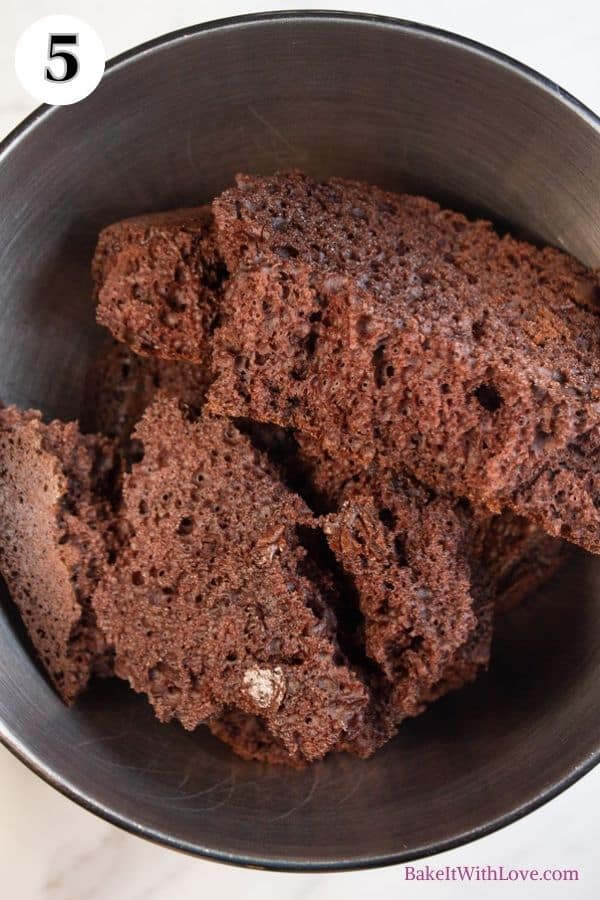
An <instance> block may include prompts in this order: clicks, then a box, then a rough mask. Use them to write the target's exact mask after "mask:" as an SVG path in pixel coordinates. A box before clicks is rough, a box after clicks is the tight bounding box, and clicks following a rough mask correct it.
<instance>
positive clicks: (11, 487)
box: [0, 407, 114, 703]
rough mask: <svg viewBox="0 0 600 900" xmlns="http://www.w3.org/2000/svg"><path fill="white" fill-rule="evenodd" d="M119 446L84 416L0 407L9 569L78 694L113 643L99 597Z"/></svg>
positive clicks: (30, 625)
mask: <svg viewBox="0 0 600 900" xmlns="http://www.w3.org/2000/svg"><path fill="white" fill-rule="evenodd" d="M113 466H114V458H113V452H112V446H111V444H110V442H109V441H107V440H106V439H104V438H100V437H97V436H91V435H89V436H82V435H81V434H79V432H78V430H77V427H76V425H75V424H73V423H70V424H68V425H65V424H62V423H60V422H57V421H54V422H52V423H50V424H49V425H45V424H43V423H42V421H41V416H40V414H39V413H37V412H31V411H28V412H21V411H20V410H17V409H16V408H14V407H8V408H6V409H1V410H0V508H1V509H2V516H1V517H0V571H1V572H2V575H3V577H4V579H5V581H6V583H7V586H8V589H9V592H10V595H11V598H12V600H13V601H14V603H15V604H16V606H17V607H18V609H19V612H20V614H21V617H22V619H23V621H24V623H25V626H26V628H27V631H28V634H29V636H30V638H31V640H32V642H33V644H34V646H35V648H36V651H37V653H38V655H39V658H40V660H41V662H42V663H43V665H44V667H45V668H46V670H47V671H48V674H49V676H50V678H51V680H52V682H53V684H54V685H55V687H56V689H57V691H58V692H59V694H60V695H61V696H62V698H63V699H64V700H65V701H66V702H67V703H71V702H72V701H73V700H74V699H75V697H76V696H77V694H78V693H79V692H80V691H81V690H82V688H84V687H85V685H86V684H87V682H88V680H89V678H90V675H91V674H92V673H93V672H94V671H98V672H99V673H101V674H107V673H108V671H110V668H111V652H110V648H109V647H108V645H107V642H106V641H105V638H104V635H103V633H102V631H101V630H100V629H99V628H98V626H97V622H96V617H95V614H94V611H93V609H92V606H91V603H90V596H91V594H92V592H93V590H94V588H95V586H96V583H97V580H98V578H99V577H100V575H101V573H102V571H103V569H104V567H105V566H106V563H107V556H108V552H109V547H110V530H111V527H112V510H111V508H110V504H109V502H108V500H107V494H108V488H107V484H106V482H107V479H109V478H110V473H111V471H112V468H113Z"/></svg>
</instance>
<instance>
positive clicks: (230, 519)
mask: <svg viewBox="0 0 600 900" xmlns="http://www.w3.org/2000/svg"><path fill="white" fill-rule="evenodd" d="M135 436H136V437H137V439H138V440H140V441H141V443H142V446H143V454H144V455H143V459H142V460H141V462H139V463H136V464H135V465H134V466H133V467H132V471H131V474H129V475H126V476H125V483H124V506H125V515H126V519H127V523H128V528H130V529H131V531H132V536H131V538H130V542H129V544H128V546H127V547H125V548H124V549H123V551H122V553H121V555H120V557H119V559H118V560H117V564H116V565H115V566H114V568H113V570H112V571H111V572H110V573H109V575H108V576H107V578H106V579H105V581H104V582H103V583H102V584H101V585H100V587H99V589H98V591H97V592H96V594H95V597H94V607H95V609H96V610H97V614H98V617H99V621H100V623H101V625H102V627H103V628H104V629H105V631H106V634H107V635H108V636H109V637H110V640H111V641H112V642H113V643H114V646H115V669H116V672H117V674H119V675H121V676H122V677H124V678H127V679H128V680H129V682H130V683H131V685H132V686H133V688H134V689H135V690H137V691H141V692H144V693H146V694H147V695H148V697H149V699H150V702H151V703H152V705H153V707H154V709H155V712H156V714H157V716H158V718H159V719H161V720H162V721H168V720H169V719H172V718H177V719H179V720H180V721H181V723H182V724H183V725H184V727H186V728H188V729H193V728H195V727H196V726H197V725H198V724H199V723H201V722H206V721H207V720H209V719H212V718H214V717H216V716H218V715H220V714H222V713H223V712H224V711H225V710H228V709H231V708H234V709H238V710H240V711H241V712H244V713H248V714H251V715H257V716H260V717H261V719H262V720H263V721H264V722H265V724H266V726H267V727H268V729H269V731H270V732H271V734H273V736H274V737H275V738H276V739H277V740H278V741H280V742H281V744H282V745H283V746H284V747H285V749H286V751H287V752H288V753H290V754H291V755H292V756H294V755H298V756H301V757H303V758H305V759H308V760H311V759H316V758H318V757H321V756H323V755H324V754H325V753H327V752H328V751H329V750H330V749H331V748H332V747H333V746H334V744H335V742H336V741H337V740H338V739H339V737H340V736H341V735H343V734H344V733H346V732H348V731H351V730H352V729H353V723H354V721H355V720H356V719H357V718H358V717H359V716H360V713H361V711H362V709H363V708H364V707H365V705H366V703H367V702H368V691H367V689H366V686H365V685H364V684H363V682H362V680H361V678H360V677H359V675H357V674H356V673H355V672H354V671H353V670H352V668H351V667H350V666H349V665H347V664H346V663H345V661H344V658H343V655H342V653H341V651H340V649H339V646H338V645H337V641H336V635H335V622H334V620H333V617H332V615H331V613H330V611H329V609H328V607H327V605H326V602H325V598H324V596H323V592H322V590H321V588H320V586H319V584H317V583H316V582H315V581H313V580H312V578H311V574H312V573H311V571H310V567H309V566H308V565H307V562H306V560H307V555H306V550H305V549H304V548H303V546H302V544H301V542H300V539H299V536H298V526H300V525H301V524H303V523H310V522H311V515H310V512H309V510H308V508H307V507H306V506H305V505H304V504H303V503H302V501H301V500H300V499H299V498H298V497H296V496H295V495H293V494H291V493H290V492H289V491H287V490H286V489H285V488H284V487H283V486H282V485H281V484H280V483H279V482H278V480H277V478H276V477H275V475H274V472H273V470H272V468H271V466H270V465H269V463H268V462H267V461H266V459H265V458H264V457H263V456H262V455H261V454H260V453H259V452H258V451H256V450H255V449H254V448H252V446H251V444H250V443H249V441H248V439H247V438H246V437H244V436H243V435H241V434H240V433H239V432H238V431H237V430H236V429H235V427H234V426H233V425H232V424H231V423H230V422H227V421H226V420H220V419H216V418H205V417H201V418H200V419H198V420H196V421H190V420H189V419H186V417H185V416H184V414H183V413H182V411H181V409H180V407H179V406H178V404H177V403H176V402H175V401H174V400H171V399H169V398H168V397H165V396H164V395H161V394H159V395H158V396H157V398H156V399H155V401H154V402H153V404H152V406H151V407H150V408H149V409H148V410H147V411H146V413H145V414H144V416H143V418H142V420H141V422H140V423H139V425H138V427H137V428H136V432H135Z"/></svg>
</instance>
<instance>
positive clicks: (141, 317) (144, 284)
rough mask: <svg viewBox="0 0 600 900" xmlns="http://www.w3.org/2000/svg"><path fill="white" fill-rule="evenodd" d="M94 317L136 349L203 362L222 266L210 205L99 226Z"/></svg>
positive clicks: (144, 352) (95, 269)
mask: <svg viewBox="0 0 600 900" xmlns="http://www.w3.org/2000/svg"><path fill="white" fill-rule="evenodd" d="M92 276H93V279H94V285H95V299H96V303H97V311H96V315H97V319H98V322H100V324H101V325H105V326H106V327H107V328H108V329H109V330H110V331H111V332H112V334H113V335H114V337H115V338H117V340H119V341H122V342H124V343H128V344H129V345H130V346H131V348H132V349H133V350H135V352H136V353H139V354H141V355H142V356H157V357H160V358H162V359H176V360H188V361H192V362H200V363H201V362H204V361H205V360H206V358H207V356H208V354H209V340H210V334H211V331H212V329H213V327H214V325H215V322H216V318H217V315H218V305H219V296H220V292H221V282H222V280H223V276H224V268H223V265H222V263H221V261H220V256H219V254H218V252H217V249H216V245H215V242H214V232H213V223H212V216H211V212H210V207H207V206H200V207H194V208H190V209H179V210H173V211H171V212H165V213H152V214H149V215H144V216H137V217H135V218H132V219H126V220H124V221H122V222H116V223H115V224H114V225H109V226H108V227H107V228H105V229H104V230H103V231H102V232H101V234H100V238H99V240H98V246H97V248H96V252H95V255H94V259H93V263H92Z"/></svg>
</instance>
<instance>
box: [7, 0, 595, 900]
mask: <svg viewBox="0 0 600 900" xmlns="http://www.w3.org/2000/svg"><path fill="white" fill-rule="evenodd" d="M327 5H328V4H327V3H323V4H320V3H316V4H312V3H309V2H307V0H304V2H298V3H296V4H294V3H285V2H284V0H280V2H279V3H275V4H271V5H269V4H265V5H263V4H259V3H231V2H223V0H222V2H220V3H216V2H198V0H168V2H166V3H160V4H159V3H157V2H148V0H130V2H128V3H123V2H122V0H77V3H73V2H71V3H68V4H65V3H64V2H60V3H59V2H57V0H3V2H2V4H1V10H0V137H1V136H4V134H6V133H7V132H8V131H9V130H10V129H11V128H13V127H14V125H16V124H17V123H18V122H19V121H20V120H21V119H22V118H23V117H24V116H25V115H27V113H29V112H30V111H31V110H32V109H33V108H34V107H35V106H36V104H35V103H34V101H32V100H31V98H30V97H28V96H27V94H26V93H25V92H24V90H23V89H22V88H21V86H20V85H19V83H18V82H17V79H16V76H15V73H14V69H13V53H14V47H15V43H16V40H17V38H18V36H19V34H20V33H21V31H22V30H23V29H24V28H25V27H26V26H27V25H28V24H30V23H31V22H33V21H35V20H36V19H37V18H39V17H41V16H43V15H48V14H50V13H56V12H70V13H73V14H75V15H78V16H80V17H81V18H84V19H86V20H87V21H89V22H90V24H92V25H93V26H94V27H95V28H96V29H97V31H98V32H99V34H100V35H101V37H102V40H103V42H104V45H105V47H106V51H107V54H108V56H109V57H110V56H113V55H114V54H115V53H118V52H120V51H122V50H125V49H127V48H129V47H132V46H134V45H135V44H139V43H141V42H142V41H145V40H147V39H148V38H151V37H154V36H155V35H159V34H162V33H164V32H167V31H172V30H173V29H176V28H181V27H183V26H186V25H190V24H193V23H196V22H200V21H203V20H208V19H214V18H220V17H222V16H227V15H235V14H239V13H244V12H251V11H257V10H259V9H284V8H289V9H292V8H294V6H299V7H303V8H309V7H313V8H319V7H320V6H327ZM331 6H337V7H338V8H345V9H354V10H363V11H365V10H366V11H370V12H377V13H384V14H388V15H396V16H401V17H402V18H406V19H414V20H416V21H421V22H426V23H428V24H431V25H436V26H439V27H441V28H447V29H449V30H452V31H457V32H460V33H462V34H465V35H467V36H468V37H471V38H475V39H477V40H479V41H482V42H483V43H486V44H489V45H491V46H493V47H496V48H498V49H500V50H503V51H504V52H506V53H509V54H510V55H512V56H514V57H516V58H518V59H520V60H522V61H523V62H526V63H528V64H529V65H531V66H533V67H534V68H535V69H538V70H539V71H541V72H543V73H544V74H545V75H547V76H549V77H550V78H552V79H553V80H555V81H557V82H558V83H559V84H561V85H562V86H563V87H564V88H566V89H567V90H569V91H570V92H571V93H573V94H574V95H575V96H576V97H578V98H579V99H580V100H582V101H583V102H584V103H586V104H587V105H588V106H590V107H591V108H592V109H594V110H595V111H597V112H600V5H599V4H598V0H570V2H568V3H565V2H564V0H528V2H523V0H503V2H502V3H498V2H497V0H494V2H491V0H404V2H402V3H400V2H396V3H394V2H388V3H385V2H379V3H375V4H369V3H367V2H366V0H365V3H362V4H360V3H359V4H355V3H351V2H347V3H345V4H343V5H341V4H331ZM599 808H600V768H599V769H597V770H596V771H594V772H592V773H590V774H589V775H587V776H586V777H585V778H583V779H582V780H581V781H579V782H578V783H577V784H576V785H574V786H573V787H571V788H570V789H569V790H567V791H566V792H565V793H563V794H562V795H561V796H559V797H558V798H556V799H555V800H553V801H551V802H550V803H549V804H547V805H546V806H544V807H543V808H541V809H539V810H537V811H536V812H534V813H532V814H531V815H529V816H527V817H526V818H525V819H522V820H520V821H519V822H516V823H514V824H512V825H510V826H509V827H508V828H505V829H503V830H501V831H499V832H497V833H495V834H493V835H490V836H488V837H486V838H482V839H481V840H479V841H476V842H475V843H472V844H470V845H468V846H466V847H462V848H459V849H458V850H453V851H450V852H448V853H444V854H441V855H439V856H437V857H434V858H432V859H429V860H428V861H427V862H429V863H430V864H431V865H435V866H443V865H451V866H456V865H467V866H475V865H487V864H490V865H494V866H499V865H504V866H505V867H507V868H509V867H516V868H518V867H521V868H523V867H528V868H532V867H538V868H540V869H544V868H547V867H551V868H577V869H578V870H579V873H580V880H579V881H578V882H576V883H574V882H570V883H569V884H565V883H546V882H545V883H540V882H538V883H537V884H535V885H534V884H531V883H529V884H511V885H510V886H509V885H508V884H506V883H494V882H487V883H485V884H484V883H481V882H479V883H471V884H464V883H462V884H461V883H459V882H436V883H414V882H408V881H406V878H405V875H406V873H405V870H404V867H402V866H396V867H391V868H388V869H383V870H379V871H372V872H357V873H349V874H342V875H281V874H272V873H267V872H257V871H249V870H247V871H244V870H240V869H233V868H229V867H225V866H222V865H219V864H217V863H209V862H205V861H202V860H197V859H191V858H187V857H185V856H181V855H178V854H176V853H174V852H173V851H170V850H165V849H162V848H160V847H156V846H153V845H151V844H148V843H146V842H144V841H142V840H140V839H138V838H134V837H131V836H130V835H128V834H125V833H124V832H121V831H119V830H118V829H116V828H115V827H113V826H112V825H108V824H107V823H105V822H103V821H101V820H100V819H97V818H95V817H94V816H93V815H91V814H90V813H88V812H85V811H84V810H82V809H80V808H78V807H77V806H76V805H75V804H73V803H71V802H70V801H68V800H66V799H65V798H63V797H62V796H60V795H59V794H58V793H57V792H55V791H54V790H52V789H51V788H49V787H48V786H47V785H46V784H44V783H43V782H42V781H41V780H39V779H38V778H37V777H36V776H34V775H33V774H31V773H30V772H29V771H28V770H27V769H26V768H25V767H24V766H23V765H21V763H19V762H18V761H17V760H15V759H14V758H13V757H12V756H11V755H10V754H9V753H8V752H7V751H6V750H3V749H2V748H0V884H1V885H2V888H1V896H2V897H6V898H11V900H12V898H15V900H40V898H44V900H46V898H47V900H146V898H150V900H172V898H177V900H191V898H196V897H198V898H199V897H206V896H210V895H213V894H218V895H219V896H220V897H223V898H226V900H228V898H230V897H231V898H233V897H239V896H242V895H243V896H245V897H250V898H252V897H258V896H260V897H261V898H264V900H270V898H275V897H277V898H278V900H321V898H325V897H327V898H328V900H337V898H338V897H339V898H341V897H342V896H343V897H344V898H352V900H353V898H357V900H358V898H359V897H362V896H364V895H366V894H367V893H368V895H369V896H370V897H373V898H374V900H377V898H383V897H386V898H387V897H398V898H400V897H401V898H421V900H429V898H436V900H437V898H440V900H441V898H459V897H460V898H463V897H470V896H473V897H482V898H485V900H494V898H501V897H503V896H506V892H507V891H510V892H511V895H512V896H516V897H527V898H528V900H537V898H553V897H562V898H569V900H571V898H589V900H592V898H596V897H598V896H600V867H599V865H598V859H597V857H598V854H597V838H598V812H597V811H598V809H599Z"/></svg>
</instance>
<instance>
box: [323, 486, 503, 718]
mask: <svg viewBox="0 0 600 900" xmlns="http://www.w3.org/2000/svg"><path fill="white" fill-rule="evenodd" d="M471 528H472V520H471V519H470V518H469V517H465V516H463V515H462V513H461V511H460V510H456V509H455V508H454V505H453V503H452V502H451V501H448V500H445V499H443V498H439V497H435V496H434V495H432V494H431V493H429V492H428V491H426V490H425V489H424V488H423V487H422V486H421V485H419V484H418V483H417V482H415V481H414V479H412V478H410V477H407V476H405V475H397V474H394V473H391V472H385V473H381V474H378V475H377V476H376V477H375V478H374V479H364V483H363V484H360V483H351V488H350V489H348V490H347V491H346V492H345V499H344V502H343V504H342V507H341V510H340V512H339V513H336V514H333V515H331V516H328V517H327V519H326V524H325V533H326V535H327V540H328V542H329V544H330V546H331V549H332V550H333V552H334V554H335V556H336V558H337V559H338V561H339V563H340V565H341V566H342V568H343V570H344V571H345V572H347V573H349V574H350V575H351V576H352V578H353V580H354V584H355V586H356V591H357V595H358V599H359V606H360V612H361V614H362V617H363V623H364V624H363V627H364V641H365V651H366V654H367V656H368V658H369V659H370V660H372V661H373V662H374V663H375V664H376V665H377V667H378V669H379V671H380V673H381V675H382V676H383V683H384V691H385V694H386V703H387V705H388V706H389V709H390V711H392V712H391V714H393V716H394V719H395V722H396V723H398V722H400V721H402V719H404V718H405V717H406V716H414V715H417V714H418V713H419V712H421V711H422V710H423V708H424V706H425V703H426V702H427V701H428V700H430V699H433V698H434V697H437V696H439V695H441V693H445V691H446V689H449V688H450V687H456V686H459V685H461V684H464V683H466V682H467V681H470V680H472V679H473V678H474V677H475V675H476V674H477V672H478V670H479V669H480V668H481V667H482V666H485V665H487V662H488V657H489V645H490V640H491V631H492V611H493V598H492V593H491V585H490V584H489V582H488V581H487V579H486V573H485V570H484V568H483V566H482V565H481V560H479V559H477V558H476V557H474V556H472V555H471V553H470V549H471V548H470V541H471V536H470V533H469V532H470V529H471ZM475 636H476V637H477V639H476V640H474V637H475ZM459 662H460V664H461V665H460V666H459Z"/></svg>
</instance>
